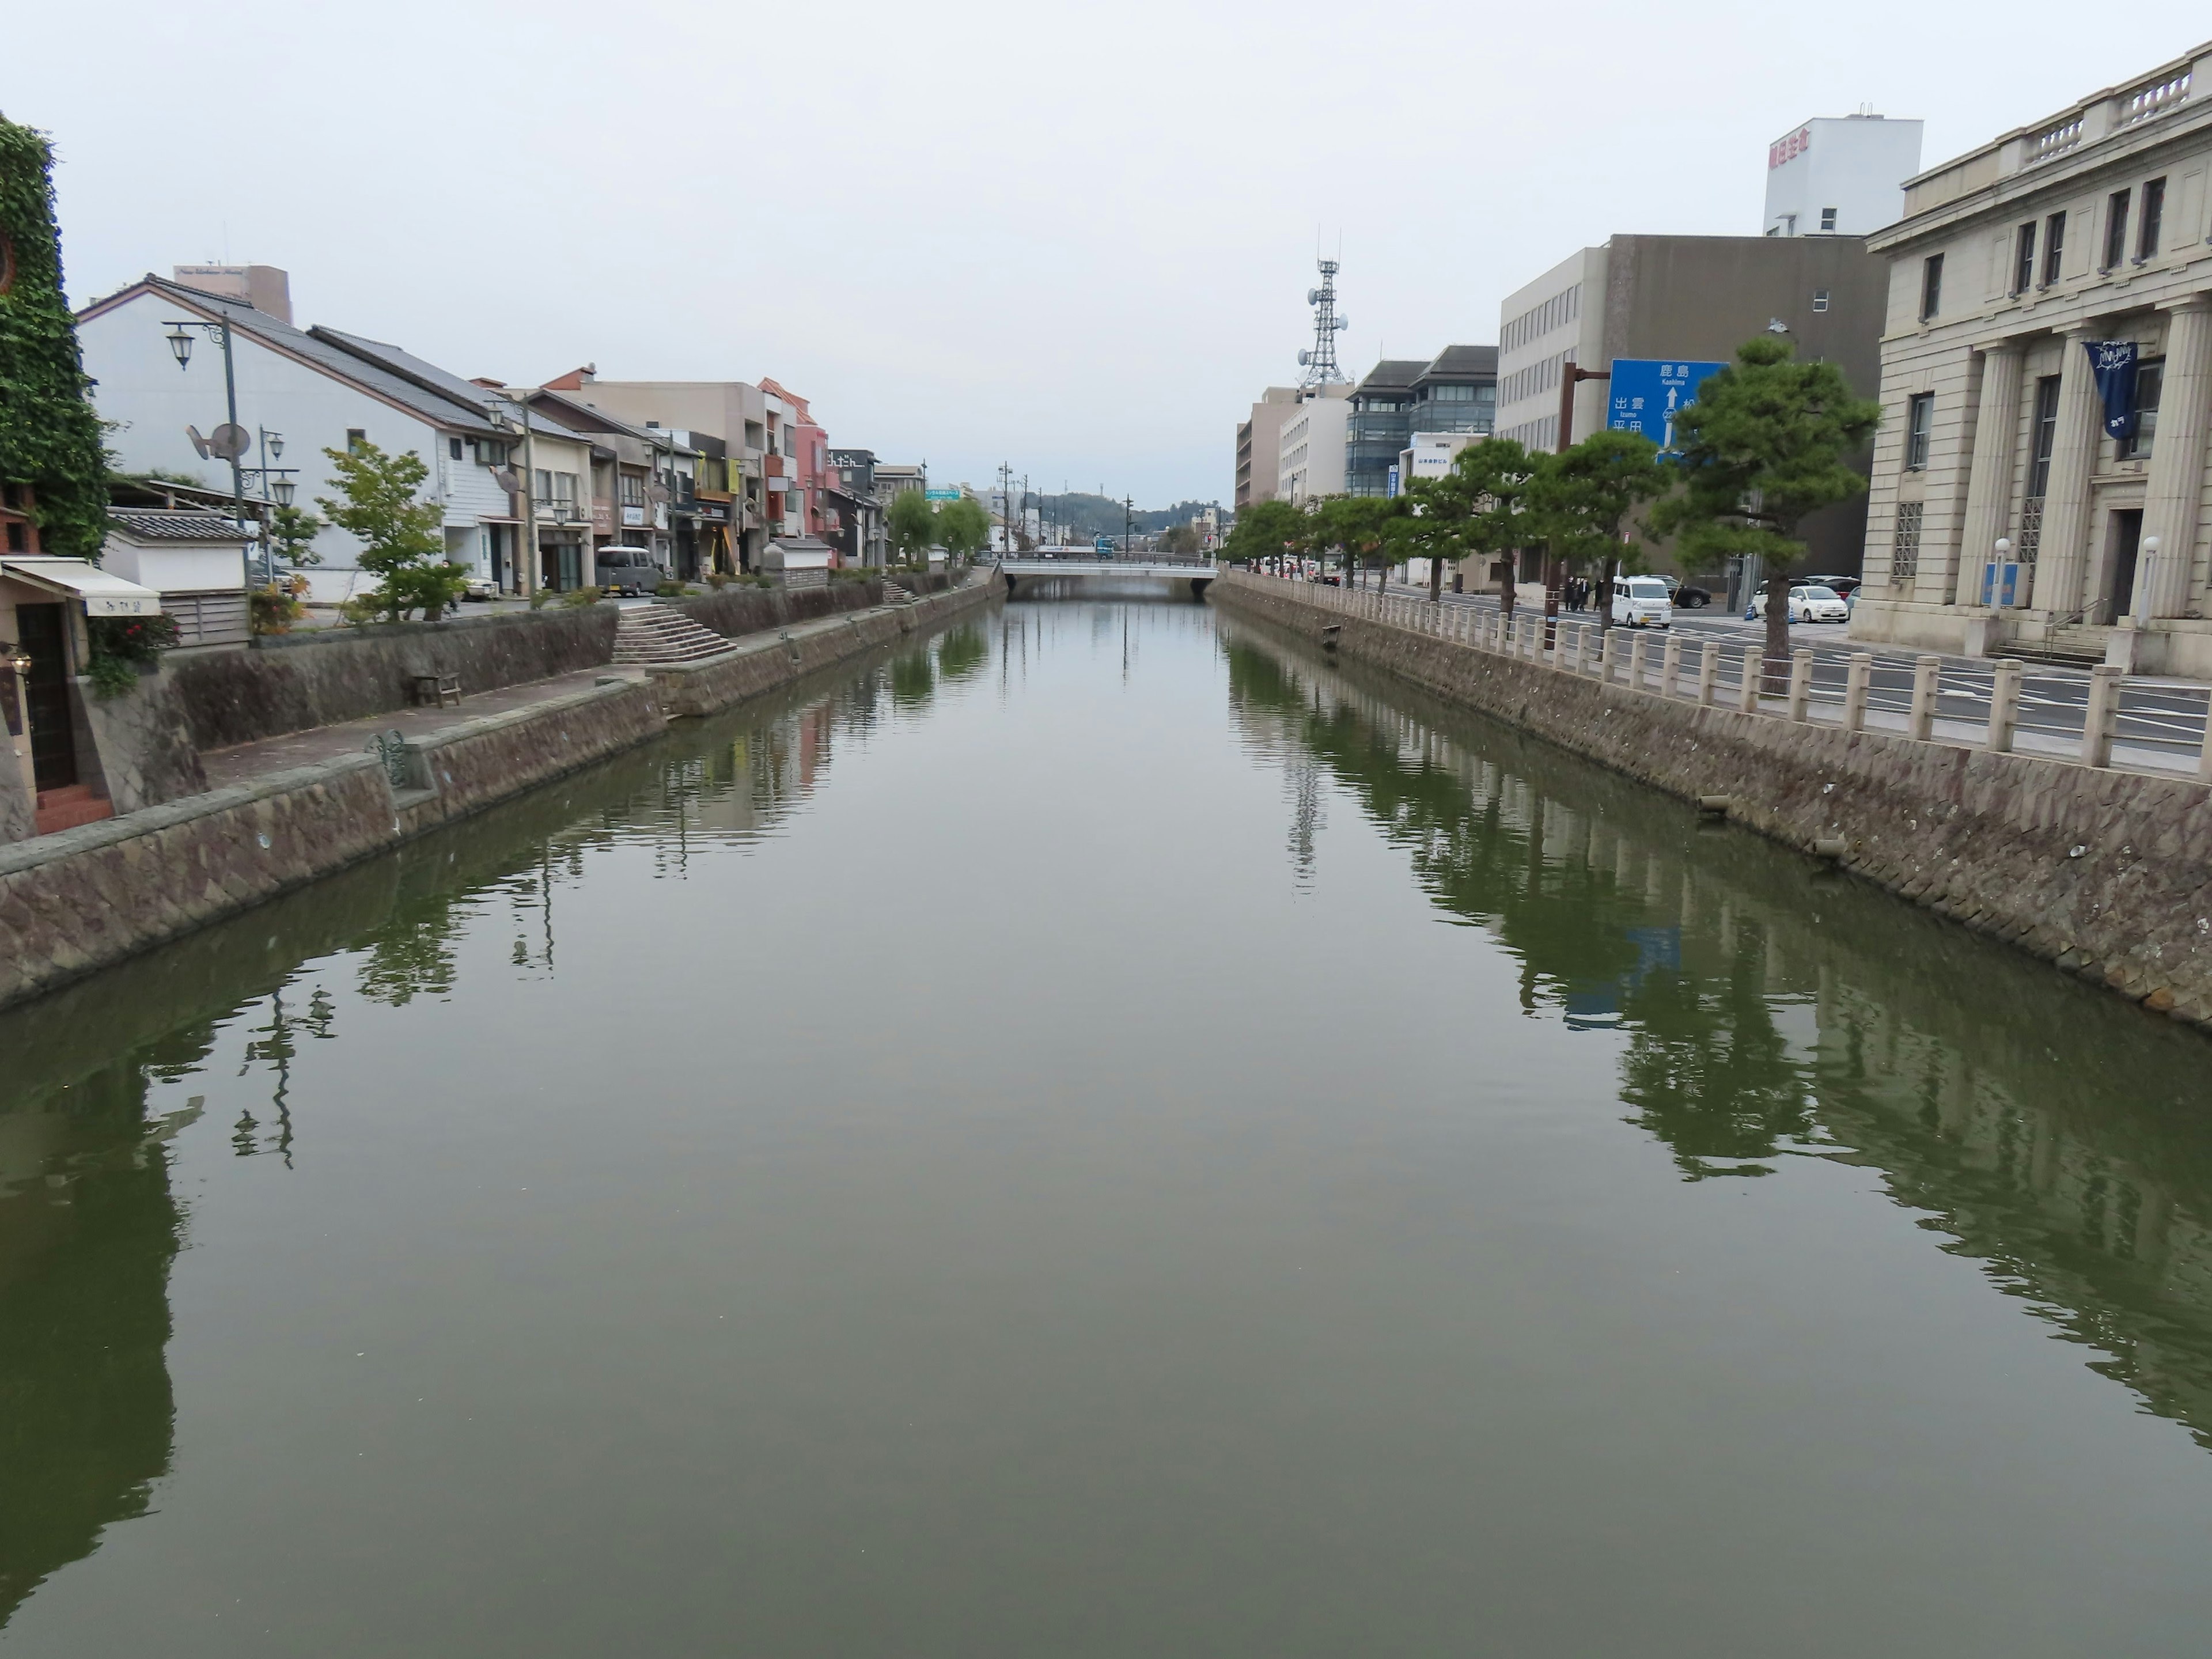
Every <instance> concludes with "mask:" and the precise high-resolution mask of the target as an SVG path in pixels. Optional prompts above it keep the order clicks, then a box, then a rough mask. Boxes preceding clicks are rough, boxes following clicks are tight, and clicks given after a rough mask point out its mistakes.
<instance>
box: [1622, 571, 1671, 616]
mask: <svg viewBox="0 0 2212 1659" xmlns="http://www.w3.org/2000/svg"><path fill="white" fill-rule="evenodd" d="M1673 609H1674V605H1673V602H1672V601H1671V600H1669V599H1668V597H1667V584H1666V583H1665V582H1663V581H1662V580H1659V578H1658V577H1656V576H1624V577H1622V578H1621V579H1620V580H1619V581H1616V582H1615V583H1613V623H1614V624H1615V625H1616V626H1618V627H1622V628H1664V627H1666V626H1667V624H1668V620H1669V618H1668V612H1669V611H1672V610H1673Z"/></svg>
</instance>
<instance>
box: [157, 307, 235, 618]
mask: <svg viewBox="0 0 2212 1659" xmlns="http://www.w3.org/2000/svg"><path fill="white" fill-rule="evenodd" d="M167 322H168V325H169V332H168V335H167V339H168V342H169V349H170V350H171V351H172V352H173V353H174V354H176V359H177V368H178V369H179V371H182V370H185V369H188V368H191V362H192V331H193V330H195V329H197V330H198V331H201V332H202V333H204V334H206V335H208V336H210V337H211V338H213V339H216V340H217V341H219V342H221V343H222V396H223V406H224V410H225V420H224V424H225V425H226V426H228V427H229V428H230V431H229V432H228V434H226V435H225V436H226V438H228V440H229V441H228V442H226V443H225V444H224V446H223V447H224V448H225V449H228V451H229V452H230V453H228V455H226V456H225V457H224V458H223V459H226V460H228V462H229V463H230V505H231V513H232V517H233V519H234V520H235V522H236V523H237V526H238V530H239V534H240V536H243V535H244V534H245V533H246V475H245V474H244V473H243V472H242V471H240V468H239V465H238V458H239V456H240V454H242V453H244V450H245V446H244V445H243V444H242V443H241V442H240V440H241V439H243V438H244V437H245V433H244V432H242V431H241V430H240V428H239V424H238V370H237V368H236V366H235V364H234V363H233V362H232V360H231V353H230V319H229V318H228V317H223V318H221V319H217V320H216V321H215V322H208V321H206V320H205V319H202V318H197V317H173V318H170V319H167ZM238 561H239V565H240V572H239V593H240V597H241V598H243V599H245V601H246V617H247V625H248V627H249V628H250V627H251V626H252V615H253V556H252V554H251V553H249V552H247V551H246V549H245V548H243V547H241V548H240V550H239V555H238Z"/></svg>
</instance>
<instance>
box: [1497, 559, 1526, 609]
mask: <svg viewBox="0 0 2212 1659" xmlns="http://www.w3.org/2000/svg"><path fill="white" fill-rule="evenodd" d="M1498 562H1499V563H1500V564H1501V565H1503V566H1504V570H1505V576H1504V580H1503V581H1501V582H1500V583H1499V584H1498V609H1499V610H1500V611H1503V612H1504V614H1505V619H1506V621H1508V622H1510V621H1512V620H1513V601H1514V599H1515V597H1516V596H1515V594H1514V592H1513V589H1514V586H1515V585H1516V583H1518V582H1519V581H1520V580H1521V556H1520V555H1519V554H1518V553H1516V552H1515V551H1514V550H1512V549H1510V548H1508V549H1507V550H1506V551H1505V556H1504V558H1503V559H1501V560H1499V561H1498Z"/></svg>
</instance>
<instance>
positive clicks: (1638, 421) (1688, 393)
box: [1605, 357, 1726, 453]
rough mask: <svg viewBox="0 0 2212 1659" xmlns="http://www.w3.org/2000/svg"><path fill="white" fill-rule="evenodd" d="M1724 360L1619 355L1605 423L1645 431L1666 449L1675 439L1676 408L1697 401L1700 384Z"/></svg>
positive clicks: (1612, 427) (1609, 388)
mask: <svg viewBox="0 0 2212 1659" xmlns="http://www.w3.org/2000/svg"><path fill="white" fill-rule="evenodd" d="M1725 367H1726V365H1725V364H1723V363H1700V362H1686V361H1685V360H1683V359H1681V358H1679V357H1674V358H1667V359H1663V360H1657V361H1655V360H1653V359H1651V358H1648V357H1615V358H1614V359H1613V379H1612V380H1610V381H1609V382H1607V388H1606V389H1607V393H1608V395H1607V399H1606V408H1605V424H1606V427H1607V430H1609V431H1613V432H1641V433H1642V434H1643V435H1644V436H1645V437H1647V438H1649V439H1650V440H1651V441H1652V442H1653V443H1655V444H1657V445H1658V446H1659V447H1660V449H1661V450H1662V452H1666V453H1672V452H1674V450H1676V449H1677V448H1679V447H1680V446H1679V445H1677V444H1676V443H1675V441H1674V411H1675V410H1678V409H1680V408H1681V407H1682V405H1683V404H1687V403H1691V402H1693V401H1695V399H1696V398H1697V395H1698V386H1699V383H1700V382H1702V381H1703V380H1705V376H1707V375H1708V374H1712V373H1713V372H1714V371H1716V370H1717V369H1720V368H1725Z"/></svg>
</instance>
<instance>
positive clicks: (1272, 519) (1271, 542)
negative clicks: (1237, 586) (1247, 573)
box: [1221, 501, 1307, 564]
mask: <svg viewBox="0 0 2212 1659" xmlns="http://www.w3.org/2000/svg"><path fill="white" fill-rule="evenodd" d="M1306 528H1307V526H1306V515H1305V514H1304V513H1301V512H1300V511H1299V510H1298V509H1297V507H1293V506H1291V504H1290V503H1289V502H1288V501H1255V502H1253V503H1252V505H1251V506H1249V507H1244V508H1243V509H1242V510H1241V511H1239V512H1238V513H1237V522H1236V523H1235V524H1234V525H1233V526H1231V528H1230V532H1229V534H1228V535H1227V537H1225V538H1224V539H1223V541H1222V544H1221V556H1222V557H1223V558H1225V559H1227V560H1230V561H1231V562H1237V563H1244V564H1257V563H1259V562H1261V560H1263V559H1279V558H1280V557H1282V556H1283V555H1284V554H1285V553H1286V552H1288V551H1290V550H1291V549H1293V548H1295V547H1297V546H1300V545H1302V544H1304V539H1305V535H1306Z"/></svg>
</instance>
